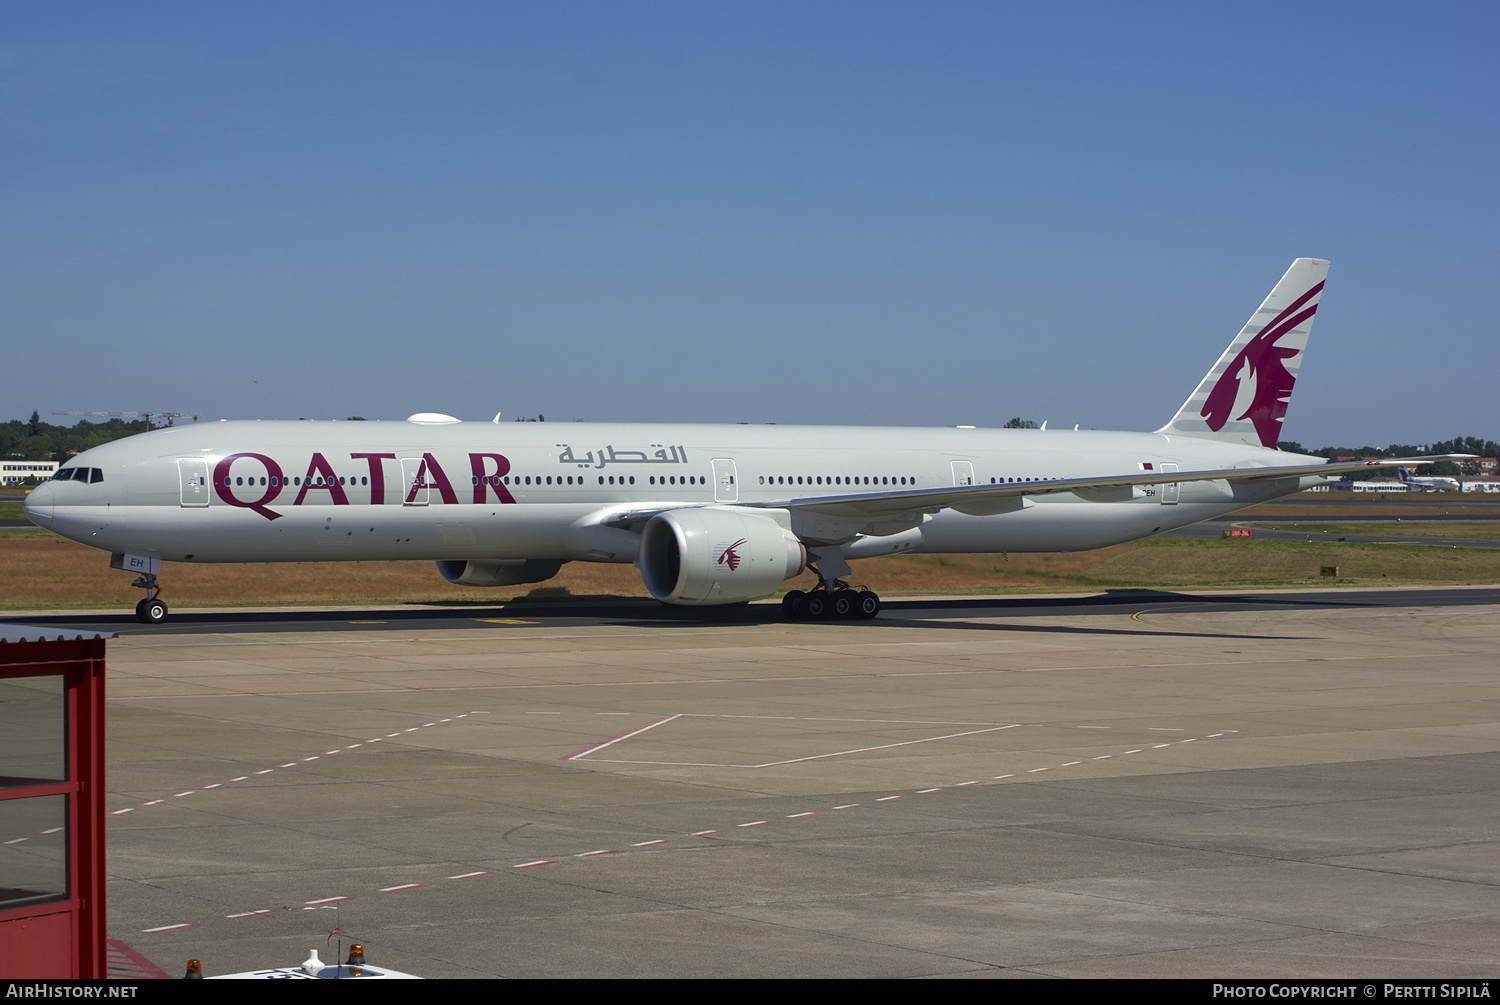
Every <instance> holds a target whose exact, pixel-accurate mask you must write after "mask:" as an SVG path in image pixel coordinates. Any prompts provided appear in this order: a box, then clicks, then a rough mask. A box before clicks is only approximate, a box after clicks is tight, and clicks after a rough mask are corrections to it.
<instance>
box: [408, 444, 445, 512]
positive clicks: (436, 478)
mask: <svg viewBox="0 0 1500 1005" xmlns="http://www.w3.org/2000/svg"><path fill="white" fill-rule="evenodd" d="M418 489H437V490H438V495H440V496H442V497H443V502H445V503H448V504H449V505H451V506H456V505H458V494H457V493H456V492H454V491H453V486H452V484H451V483H449V481H448V476H447V475H445V474H443V467H442V465H441V464H439V463H438V462H437V458H435V457H433V456H432V455H431V454H423V455H422V466H421V467H419V468H417V477H415V478H413V479H412V482H411V491H410V492H408V493H407V494H406V501H407V502H408V503H410V502H414V501H416V498H417V490H418Z"/></svg>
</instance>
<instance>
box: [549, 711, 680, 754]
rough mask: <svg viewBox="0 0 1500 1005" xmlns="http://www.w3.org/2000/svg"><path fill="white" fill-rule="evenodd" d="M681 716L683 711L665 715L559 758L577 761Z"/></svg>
mask: <svg viewBox="0 0 1500 1005" xmlns="http://www.w3.org/2000/svg"><path fill="white" fill-rule="evenodd" d="M680 718H682V715H681V713H678V714H676V715H668V716H665V717H663V718H660V719H657V720H656V721H655V722H648V723H646V724H645V725H644V726H642V727H640V728H639V729H632V730H631V731H630V732H628V733H621V734H620V735H619V736H617V737H615V738H614V739H612V740H605V741H604V742H603V743H599V744H595V745H594V746H592V747H585V748H584V749H583V750H580V751H578V752H577V753H575V754H569V755H568V756H566V757H562V758H559V760H562V761H576V760H578V759H579V758H580V757H583V756H585V755H587V754H592V753H594V752H595V751H598V750H603V749H604V748H605V747H611V746H614V745H615V744H617V743H619V742H620V741H621V740H628V739H630V738H631V737H632V736H640V735H641V734H642V733H644V732H645V731H646V730H648V729H655V728H656V727H657V726H660V725H661V724H662V723H664V722H671V721H672V720H673V719H680Z"/></svg>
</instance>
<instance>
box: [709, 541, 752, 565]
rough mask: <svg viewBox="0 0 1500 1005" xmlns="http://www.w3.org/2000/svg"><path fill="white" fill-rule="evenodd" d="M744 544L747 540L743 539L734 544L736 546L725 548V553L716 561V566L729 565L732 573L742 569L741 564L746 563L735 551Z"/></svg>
mask: <svg viewBox="0 0 1500 1005" xmlns="http://www.w3.org/2000/svg"><path fill="white" fill-rule="evenodd" d="M744 543H745V538H743V537H742V538H740V539H739V540H738V541H736V542H734V544H731V545H730V546H729V547H727V548H725V549H724V551H723V553H721V554H720V555H719V557H718V558H716V559H714V564H715V565H727V566H729V571H730V572H733V571H734V570H735V569H738V568H739V567H740V562H742V561H744V559H742V558H740V553H739V552H738V551H736V550H735V549H736V548H738V547H740V546H741V545H743V544H744Z"/></svg>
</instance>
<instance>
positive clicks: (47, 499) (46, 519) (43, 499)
mask: <svg viewBox="0 0 1500 1005" xmlns="http://www.w3.org/2000/svg"><path fill="white" fill-rule="evenodd" d="M52 496H53V489H52V486H51V485H48V484H43V485H38V486H37V487H36V488H34V489H32V490H31V492H30V493H29V494H27V496H26V500H25V501H24V502H23V503H21V509H22V510H24V511H25V513H26V519H28V520H30V521H31V522H32V523H34V524H36V525H37V526H38V527H45V528H47V529H49V530H50V529H51V528H52Z"/></svg>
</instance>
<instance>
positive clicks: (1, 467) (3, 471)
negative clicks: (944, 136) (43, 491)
mask: <svg viewBox="0 0 1500 1005" xmlns="http://www.w3.org/2000/svg"><path fill="white" fill-rule="evenodd" d="M57 465H58V462H57V461H3V462H0V485H21V484H23V483H24V482H25V481H26V480H27V479H28V478H29V479H32V480H34V481H39V482H44V481H46V480H47V479H48V478H51V477H52V476H53V475H55V474H57Z"/></svg>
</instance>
